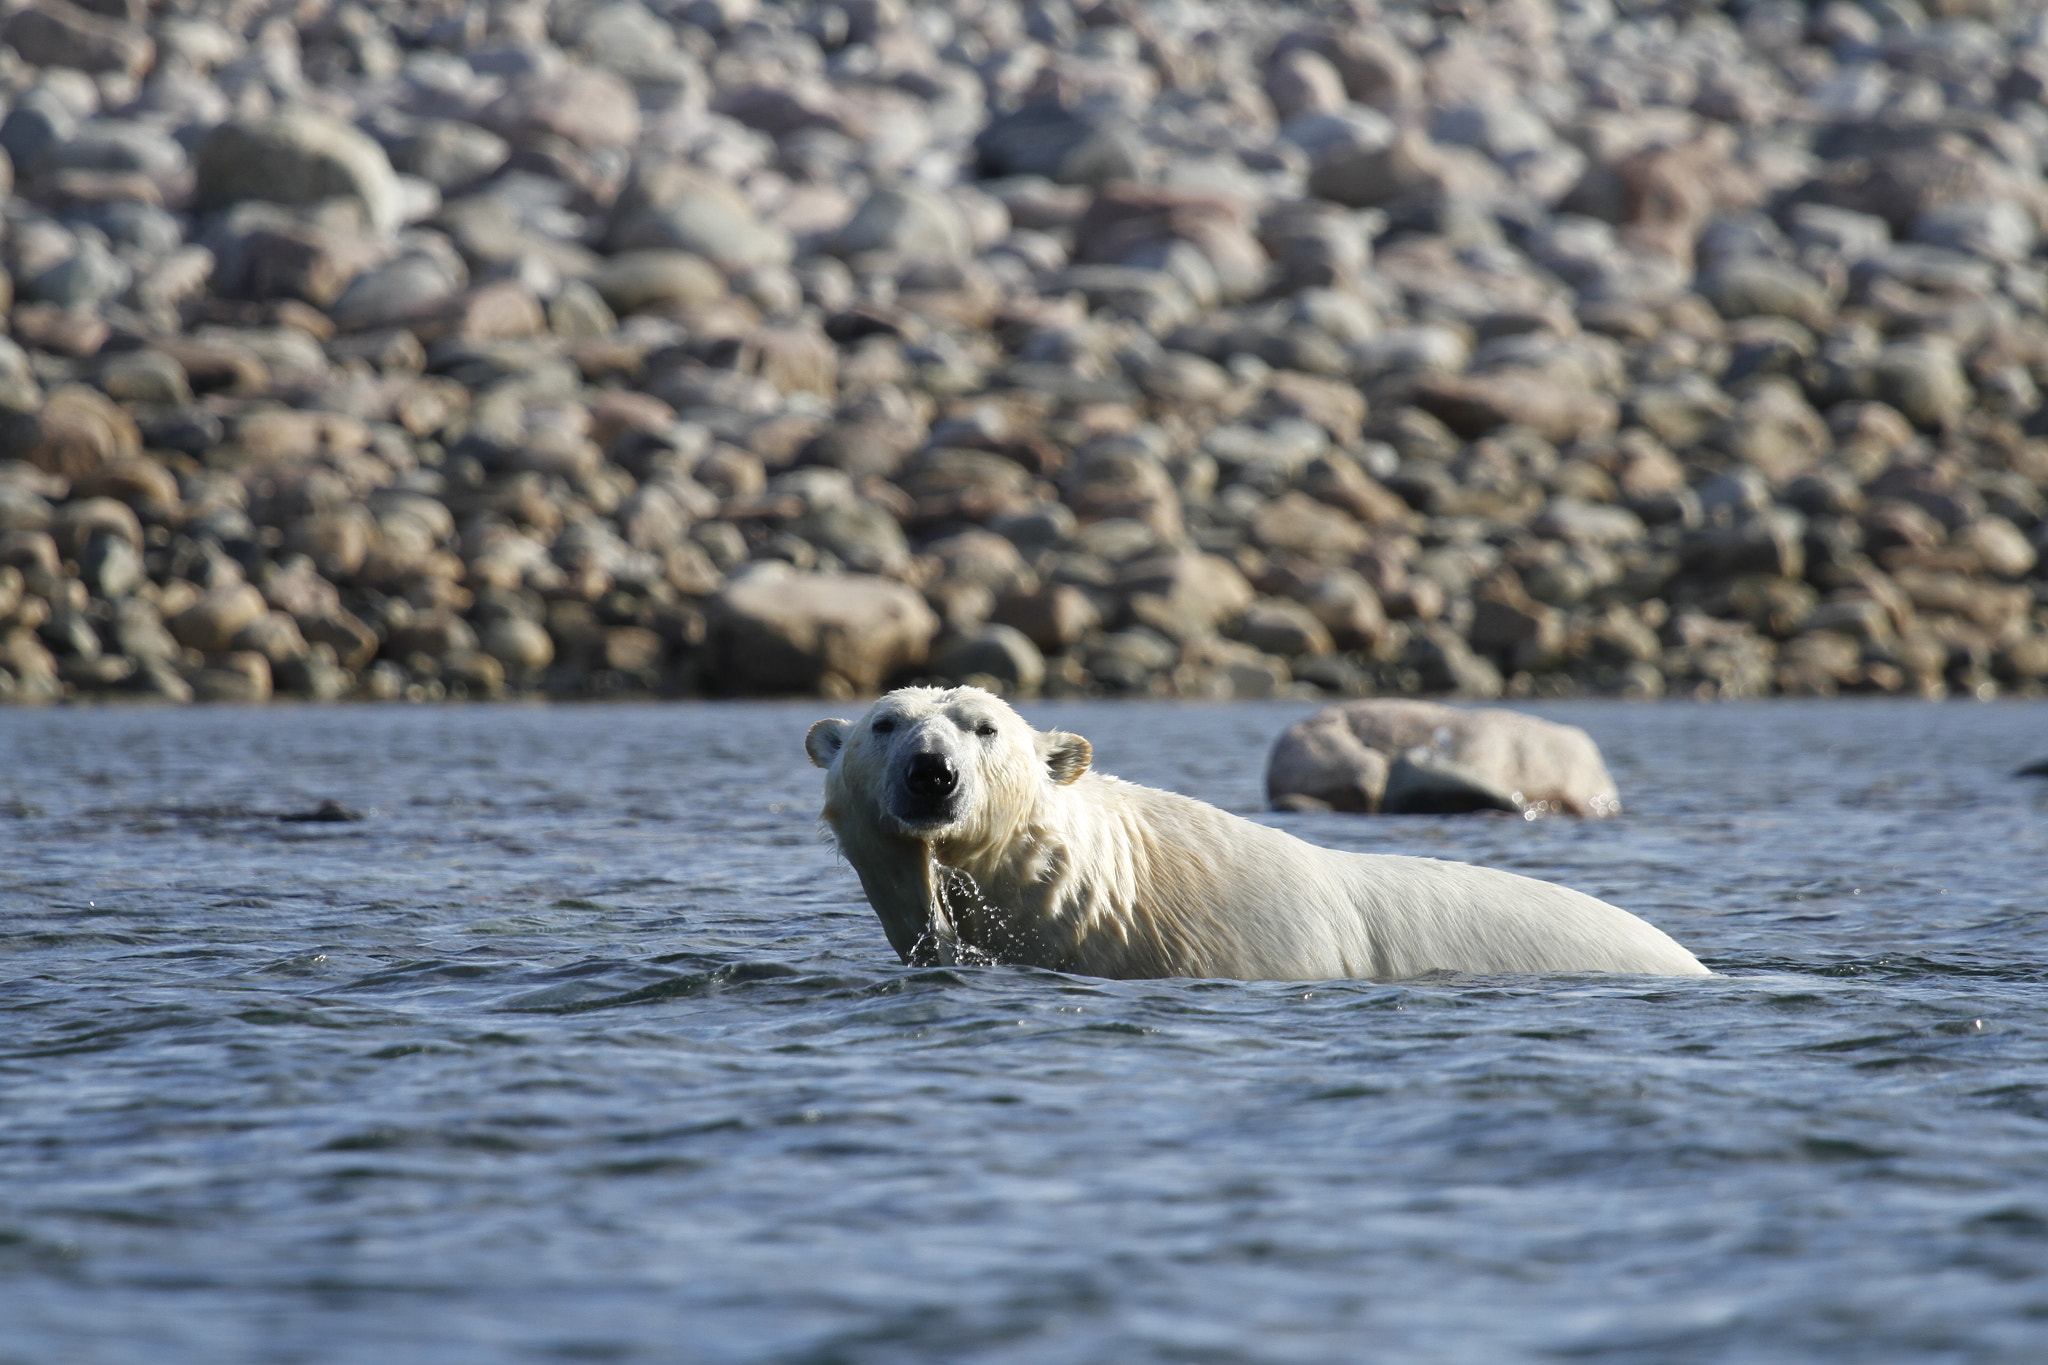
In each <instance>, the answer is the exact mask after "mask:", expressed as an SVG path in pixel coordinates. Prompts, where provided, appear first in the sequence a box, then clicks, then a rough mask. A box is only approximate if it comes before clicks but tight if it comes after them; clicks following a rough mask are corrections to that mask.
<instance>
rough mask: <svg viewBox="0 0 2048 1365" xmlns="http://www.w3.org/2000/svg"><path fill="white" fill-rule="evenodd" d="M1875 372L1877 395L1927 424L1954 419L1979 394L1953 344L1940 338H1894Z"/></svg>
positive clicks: (1944, 423) (1941, 424)
mask: <svg viewBox="0 0 2048 1365" xmlns="http://www.w3.org/2000/svg"><path fill="white" fill-rule="evenodd" d="M1871 374H1872V379H1873V382H1874V384H1875V386H1876V391H1875V396H1876V397H1877V398H1879V399H1880V400H1882V401H1883V402H1885V403H1888V404H1890V405H1891V406H1892V407H1894V408H1896V409H1897V410H1898V411H1899V412H1900V413H1902V414H1904V415H1905V417H1906V420H1908V421H1910V422H1912V423H1913V424H1914V425H1915V426H1918V427H1921V428H1923V429H1929V430H1932V429H1936V428H1940V427H1945V426H1948V425H1950V424H1952V423H1954V422H1955V421H1956V420H1957V419H1958V418H1960V417H1961V416H1962V414H1963V412H1964V411H1965V410H1966V409H1967V408H1968V407H1969V406H1970V404H1971V402H1972V401H1973V399H1974V398H1975V394H1974V392H1973V391H1972V389H1971V388H1970V381H1969V378H1968V377H1967V376H1966V375H1965V374H1964V373H1963V367H1962V361H1961V359H1960V358H1959V357H1958V356H1957V354H1956V348H1955V345H1954V343H1953V342H1950V341H1948V340H1947V339H1945V338H1941V337H1918V338H1915V339H1913V340H1910V341H1900V342H1894V343H1893V344H1892V345H1890V346H1887V347H1885V348H1884V349H1883V351H1881V352H1880V353H1879V354H1878V356H1877V359H1876V361H1875V362H1874V363H1873V364H1872V366H1871Z"/></svg>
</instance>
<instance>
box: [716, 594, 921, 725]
mask: <svg viewBox="0 0 2048 1365" xmlns="http://www.w3.org/2000/svg"><path fill="white" fill-rule="evenodd" d="M709 608H710V609H709V612H708V618H709V619H708V628H709V633H708V640H707V643H708V645H709V648H710V651H711V657H712V658H713V660H714V661H715V663H714V667H715V670H716V671H715V673H714V676H716V677H719V678H721V679H723V680H724V682H725V685H726V686H727V687H729V688H731V689H732V690H734V691H737V692H749V693H761V692H766V693H778V692H780V693H791V692H822V693H824V694H825V695H828V696H837V697H844V696H853V695H859V694H864V693H873V692H877V691H880V690H881V688H882V686H883V684H884V683H886V682H887V681H888V680H889V679H890V678H891V677H892V676H893V675H895V674H896V673H898V672H899V671H901V670H903V669H905V668H911V667H915V666H917V665H919V664H922V663H923V662H924V660H925V655H926V652H927V651H928V650H929V648H930V646H931V641H932V636H933V635H935V634H936V633H937V632H938V628H939V621H938V617H937V616H936V615H934V614H933V612H932V610H931V608H930V607H928V606H927V605H925V601H924V598H923V597H922V596H920V595H919V594H918V593H917V592H915V591H913V590H912V589H910V588H907V587H905V586H904V585H903V584H901V583H897V582H893V581H891V580H889V579H886V578H876V577H872V576H868V575H864V574H849V575H846V576H844V577H836V578H835V577H826V576H825V575H823V574H809V573H799V572H797V571H796V570H794V569H792V568H790V567H789V566H788V565H786V564H780V563H776V562H773V561H763V562H761V563H760V564H758V565H756V566H755V567H753V568H751V569H750V570H749V571H748V572H746V573H743V574H740V575H738V576H736V577H734V578H733V579H731V580H730V581H728V582H727V583H726V585H725V587H723V588H722V589H720V590H719V592H718V593H717V595H716V596H714V597H713V598H712V599H711V601H710V603H709Z"/></svg>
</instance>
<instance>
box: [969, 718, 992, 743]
mask: <svg viewBox="0 0 2048 1365" xmlns="http://www.w3.org/2000/svg"><path fill="white" fill-rule="evenodd" d="M974 733H975V734H977V735H980V736H981V737H982V738H983V739H993V738H995V733H996V727H995V726H994V725H992V724H991V723H989V722H988V721H982V722H981V723H979V724H978V725H976V726H975V727H974Z"/></svg>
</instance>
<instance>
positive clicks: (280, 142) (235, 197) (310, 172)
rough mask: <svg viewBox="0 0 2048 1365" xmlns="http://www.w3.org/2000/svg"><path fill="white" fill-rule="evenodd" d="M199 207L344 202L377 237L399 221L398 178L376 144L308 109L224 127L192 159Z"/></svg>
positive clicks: (367, 137) (201, 143)
mask: <svg viewBox="0 0 2048 1365" xmlns="http://www.w3.org/2000/svg"><path fill="white" fill-rule="evenodd" d="M193 169H194V172H195V174H196V176H197V194H198V199H199V204H200V206H201V207H202V208H205V209H222V208H228V207H231V206H233V205H235V204H239V203H243V202H245V201H247V200H251V199H259V200H264V201H267V202H269V203H273V204H288V205H294V206H308V205H313V204H318V203H320V202H321V201H323V200H327V199H334V198H341V197H347V198H352V199H354V200H356V201H357V202H359V203H360V204H361V205H362V207H363V213H364V217H365V219H366V221H367V222H368V223H369V225H370V226H371V227H372V228H373V229H375V230H376V231H379V232H389V231H392V230H393V229H395V228H396V227H397V226H398V224H399V220H400V200H399V191H398V178H397V176H396V174H395V173H394V172H393V171H392V169H391V160H390V158H389V157H387V156H386V155H385V154H384V149H383V148H382V147H380V146H378V145H377V143H376V142H375V140H373V139H372V138H370V137H369V136H368V135H366V134H364V133H362V132H359V131H358V130H356V129H354V128H352V127H350V126H349V125H347V124H345V123H342V122H340V121H339V120H337V119H334V118H331V117H329V116H328V115H326V114H321V113H317V112H315V111H313V110H311V109H287V110H284V111H281V112H279V113H276V114H272V115H270V116H268V117H266V118H261V119H254V120H250V121H248V122H244V123H227V124H222V125H221V126H220V127H218V128H215V129H214V130H213V131H212V132H210V133H208V134H207V135H206V136H205V138H203V139H202V140H201V141H200V143H199V148H198V151H197V153H196V155H195V156H194V168H193Z"/></svg>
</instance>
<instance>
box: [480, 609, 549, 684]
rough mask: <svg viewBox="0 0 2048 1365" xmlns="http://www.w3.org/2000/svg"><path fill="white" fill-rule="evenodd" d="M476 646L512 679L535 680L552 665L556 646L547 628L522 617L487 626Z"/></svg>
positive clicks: (500, 619) (512, 617)
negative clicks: (498, 664)
mask: <svg viewBox="0 0 2048 1365" xmlns="http://www.w3.org/2000/svg"><path fill="white" fill-rule="evenodd" d="M479 644H480V646H481V648H482V649H483V651H484V652H485V653H486V654H488V655H490V656H491V657H492V658H494V659H496V660H498V662H500V663H502V664H503V665H504V666H505V669H506V672H507V673H508V674H509V675H510V676H511V677H513V678H515V679H522V678H532V677H535V676H537V675H539V674H540V673H541V671H542V670H544V669H545V668H547V666H548V665H549V664H551V663H553V662H554V661H555V642H554V640H553V638H552V637H550V636H549V635H548V632H547V628H546V627H545V626H543V625H541V624H540V622H538V621H534V620H531V619H529V618H527V617H523V616H506V617H499V618H498V619H496V620H493V621H490V622H488V623H487V624H485V626H484V628H483V631H482V634H481V636H480V639H479Z"/></svg>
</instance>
